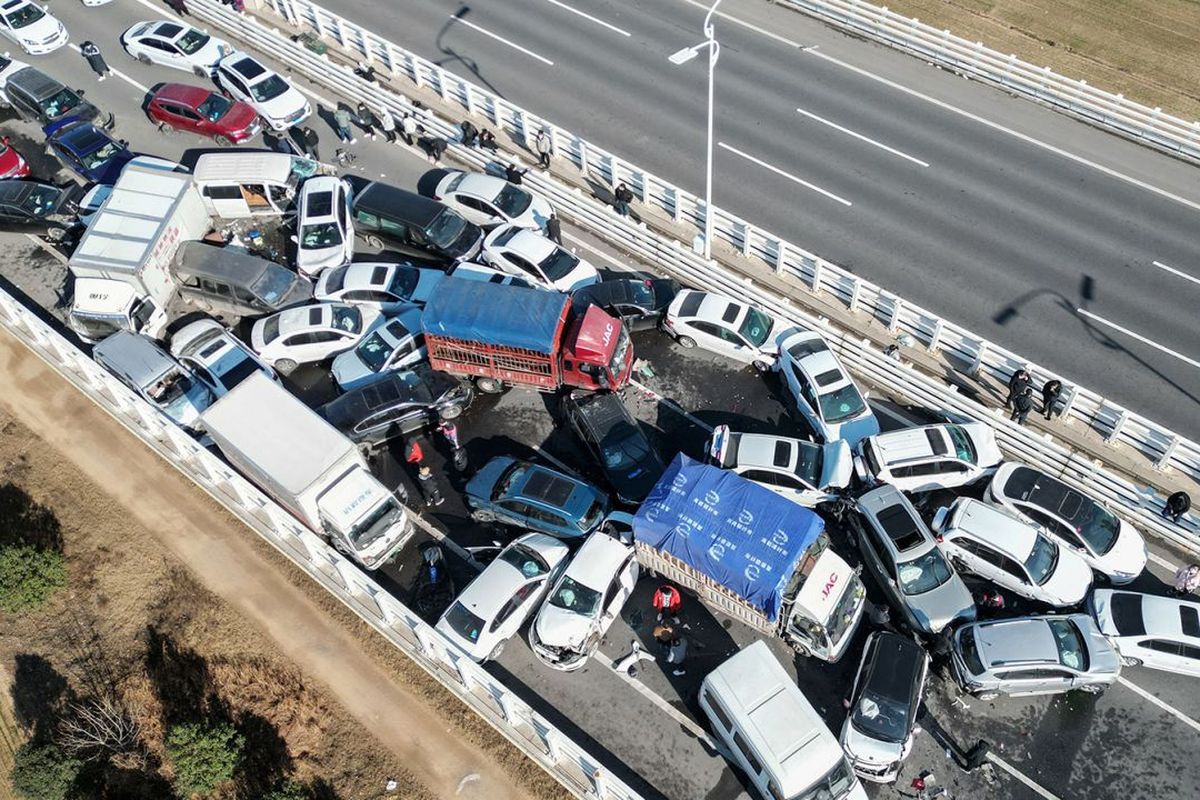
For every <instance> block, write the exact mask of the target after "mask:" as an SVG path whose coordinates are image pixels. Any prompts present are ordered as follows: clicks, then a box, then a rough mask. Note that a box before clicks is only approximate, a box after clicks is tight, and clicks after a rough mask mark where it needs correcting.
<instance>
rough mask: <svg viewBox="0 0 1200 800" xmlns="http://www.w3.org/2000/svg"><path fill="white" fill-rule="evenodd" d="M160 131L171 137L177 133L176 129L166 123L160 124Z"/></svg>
mask: <svg viewBox="0 0 1200 800" xmlns="http://www.w3.org/2000/svg"><path fill="white" fill-rule="evenodd" d="M158 130H159V132H160V133H165V134H166V135H167V136H170V135H171V134H172V133H174V132H175V128H174V127H172V126H170V125H168V124H167V123H165V122H160V123H158Z"/></svg>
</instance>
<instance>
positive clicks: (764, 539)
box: [633, 453, 825, 622]
mask: <svg viewBox="0 0 1200 800" xmlns="http://www.w3.org/2000/svg"><path fill="white" fill-rule="evenodd" d="M824 527H825V523H824V521H823V520H822V519H821V518H820V517H819V516H817V515H816V514H814V513H813V512H812V511H809V510H808V509H806V508H801V507H800V506H798V505H796V504H795V503H793V502H792V501H791V500H788V499H786V498H784V497H780V496H779V495H777V494H775V493H774V492H772V491H771V490H769V489H764V488H763V487H761V486H759V485H758V484H756V483H753V482H751V481H748V480H746V479H745V478H743V477H741V476H740V475H737V474H735V473H733V472H730V471H728V470H724V469H720V468H718V467H712V466H708V465H707V464H701V463H699V462H697V461H693V460H692V459H690V458H688V457H687V456H685V455H683V454H682V453H681V454H679V455H677V456H676V457H675V460H674V461H672V462H671V466H670V467H668V468H667V471H666V472H665V473H664V474H663V476H662V480H660V481H659V482H658V484H657V485H656V486H655V487H654V489H652V490H651V492H650V495H649V496H648V497H647V498H646V500H645V502H643V503H642V506H641V508H639V509H638V512H637V514H636V515H635V516H634V519H633V535H634V538H635V539H637V540H638V541H639V542H642V543H644V544H647V545H650V546H651V547H654V548H655V549H658V550H662V551H664V552H667V553H670V554H671V555H673V556H675V557H676V558H678V559H679V560H680V561H683V562H684V563H685V564H688V565H689V566H691V567H692V568H693V569H695V570H697V571H699V572H701V573H703V574H705V575H707V576H709V577H710V578H712V579H713V580H714V581H716V582H717V583H719V584H721V585H722V586H724V587H726V588H727V589H730V590H731V591H733V592H735V593H736V594H738V595H739V596H740V597H742V598H744V599H745V600H746V601H747V602H749V603H750V604H751V605H753V606H754V607H756V608H758V609H759V610H760V611H762V613H763V614H764V615H766V617H767V619H768V620H770V621H771V622H775V620H776V619H777V618H778V616H779V610H780V606H781V605H782V600H783V592H784V590H785V589H786V588H787V584H788V580H789V579H790V578H791V576H792V573H793V572H795V570H796V567H797V566H798V565H799V563H800V559H801V558H802V557H803V556H804V551H805V550H807V549H808V548H809V546H810V545H812V543H813V542H814V541H816V539H817V537H818V536H819V535H820V534H821V531H822V530H823V529H824Z"/></svg>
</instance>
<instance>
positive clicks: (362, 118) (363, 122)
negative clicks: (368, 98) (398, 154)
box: [356, 103, 379, 142]
mask: <svg viewBox="0 0 1200 800" xmlns="http://www.w3.org/2000/svg"><path fill="white" fill-rule="evenodd" d="M356 112H357V113H356V116H357V117H358V126H359V127H360V128H362V129H363V133H364V134H366V136H367V138H369V139H370V140H371V141H372V142H373V141H375V129H376V128H377V127H379V120H378V119H376V118H375V112H374V111H372V110H371V109H370V108H368V107H367V104H366V103H359V104H358V108H357V109H356Z"/></svg>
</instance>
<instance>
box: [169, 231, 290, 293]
mask: <svg viewBox="0 0 1200 800" xmlns="http://www.w3.org/2000/svg"><path fill="white" fill-rule="evenodd" d="M274 263H275V262H273V261H267V260H266V259H265V258H259V257H258V256H255V255H251V254H250V253H246V252H243V251H241V250H237V249H235V248H231V247H217V246H216V245H212V244H207V243H205V242H201V241H193V242H184V243H183V244H181V245H180V246H179V250H178V251H177V252H176V253H175V260H174V261H173V262H172V263H171V271H172V272H174V273H186V274H188V275H196V276H206V277H211V278H221V279H228V278H231V277H237V279H238V283H241V284H243V285H245V284H249V283H253V282H254V279H255V278H257V277H258V275H260V274H262V272H263V270H265V269H267V268H268V267H269V266H271V265H272V264H274Z"/></svg>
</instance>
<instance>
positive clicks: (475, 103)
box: [195, 0, 1200, 480]
mask: <svg viewBox="0 0 1200 800" xmlns="http://www.w3.org/2000/svg"><path fill="white" fill-rule="evenodd" d="M259 3H260V6H261V8H262V9H263V11H264V13H267V14H272V13H273V14H274V15H277V16H278V17H279V18H281V19H282V20H284V21H286V22H287V23H289V24H290V25H293V26H295V27H298V28H301V29H303V30H305V31H307V32H310V33H314V34H316V35H318V36H320V37H322V38H323V39H325V40H327V41H331V42H334V43H336V44H337V45H340V46H341V47H342V48H343V49H344V50H346V51H348V52H349V53H352V54H353V55H355V56H356V57H357V58H359V59H362V60H365V61H368V62H370V63H371V64H372V65H373V66H374V67H375V68H376V69H377V70H378V71H379V72H380V73H382V74H386V75H390V76H394V77H397V78H402V79H405V80H408V81H410V82H412V84H413V85H414V86H416V87H425V88H428V89H431V90H432V91H435V92H437V94H438V95H439V96H440V97H441V98H442V99H443V100H444V101H446V102H448V103H452V104H455V105H458V106H459V107H460V108H462V109H463V111H464V112H465V113H466V114H469V115H471V116H473V117H475V118H476V119H477V120H478V119H483V120H486V121H487V122H486V125H485V126H494V127H495V128H497V129H499V130H501V131H504V132H506V133H509V134H511V135H513V136H514V137H516V139H517V140H518V141H521V142H524V143H529V142H531V141H532V140H533V137H535V136H536V135H537V132H538V131H540V130H542V129H546V130H547V131H549V132H550V136H551V140H552V144H553V151H554V155H555V156H556V157H558V158H560V159H564V160H566V161H569V162H570V163H572V164H573V165H574V166H575V167H577V168H578V169H579V170H580V172H581V173H582V174H583V175H584V176H586V177H590V178H592V179H593V180H595V181H599V182H600V183H602V184H604V185H607V186H610V187H611V186H615V185H616V184H617V182H619V181H624V182H626V184H628V186H629V187H630V189H631V190H632V191H633V192H634V193H635V194H636V195H637V196H638V198H639V199H640V200H641V201H642V202H643V203H644V204H645V205H647V206H649V207H652V208H655V209H658V210H660V211H662V212H664V213H666V214H667V215H669V216H670V217H671V218H672V219H674V220H675V221H676V222H684V223H687V224H690V225H693V226H695V227H696V229H697V230H701V229H702V228H703V223H704V215H703V212H704V203H703V200H702V199H701V198H699V197H696V196H694V195H692V194H689V193H687V192H685V191H684V190H682V189H680V188H679V187H678V186H675V185H673V184H671V183H668V182H667V181H664V180H662V179H661V178H658V177H656V176H654V175H651V174H650V173H648V172H645V171H644V170H642V169H639V168H638V167H636V166H635V165H633V164H631V163H630V162H628V161H625V160H624V159H622V158H620V157H619V156H617V155H615V154H613V153H611V152H609V151H607V150H604V149H603V148H600V147H598V146H596V145H595V144H592V143H591V142H588V141H586V140H584V139H583V138H581V137H579V136H577V135H575V134H574V133H572V132H570V131H568V130H566V129H564V128H561V127H559V126H557V125H554V124H553V123H552V122H549V121H547V120H545V119H542V118H540V117H538V116H536V115H534V114H532V113H530V112H528V111H526V110H524V109H522V108H520V107H518V106H516V105H514V104H512V103H510V102H508V101H507V100H505V99H503V98H501V97H498V96H496V95H494V94H493V93H491V92H489V91H487V90H485V89H483V88H481V87H479V86H477V85H475V84H473V83H471V82H469V81H466V80H464V79H462V78H460V77H458V76H456V75H453V74H452V73H450V72H448V71H447V70H445V69H444V68H442V67H441V66H439V65H437V64H434V63H432V62H430V61H426V60H425V59H423V58H421V57H420V56H417V55H415V54H413V53H411V52H409V51H407V50H405V49H404V48H401V47H399V46H397V45H395V44H393V43H392V42H389V41H388V40H386V39H384V38H383V37H381V36H379V35H378V34H375V33H372V32H371V31H367V30H365V29H363V28H362V27H360V26H358V25H356V24H355V23H354V22H352V21H350V20H347V19H345V18H343V17H341V16H339V15H337V14H334V13H332V12H330V11H328V10H326V9H324V8H322V7H321V6H318V5H316V4H315V3H312V2H310V0H259ZM195 5H196V6H197V8H198V10H200V11H201V16H202V17H203V18H205V19H208V20H210V21H212V22H214V23H216V24H219V25H222V26H223V27H226V28H228V29H230V30H232V31H234V32H235V33H237V34H238V35H242V36H254V37H257V38H259V39H261V38H262V36H263V35H264V34H265V33H266V32H265V31H263V30H262V29H261V28H260V27H259V26H258V25H257V24H256V23H255V22H254V21H253V19H252V18H249V17H238V16H237V15H234V14H232V13H230V12H227V11H226V10H225V8H224V7H222V6H220V5H218V4H217V3H215V2H214V0H198V2H197V3H196V4H195ZM269 50H270V52H272V54H274V55H276V56H278V57H280V58H283V59H284V60H285V61H286V62H287V63H288V64H289V65H291V66H293V67H294V68H296V69H298V70H300V71H301V72H302V73H303V74H305V75H307V76H308V77H310V78H312V79H313V80H316V81H318V82H320V83H323V84H325V85H328V86H331V87H332V88H334V89H336V90H338V91H340V92H342V93H343V94H345V95H346V96H348V97H353V98H354V99H355V100H360V99H367V100H368V101H369V102H375V103H384V104H386V105H388V106H389V107H391V108H394V109H396V110H401V109H404V110H409V107H408V106H407V105H405V104H403V103H402V101H401V100H400V99H399V98H396V97H392V96H389V95H390V93H387V92H384V91H381V90H380V88H379V87H378V86H375V85H374V84H371V83H367V82H364V81H361V80H359V79H358V78H356V77H355V76H354V75H353V73H352V71H351V70H348V69H346V68H344V67H342V66H340V65H338V64H336V63H334V62H333V61H332V60H329V59H327V58H322V57H317V56H314V55H313V54H311V53H309V52H307V51H305V50H304V49H303V48H301V47H299V46H297V45H291V46H287V47H284V46H281V45H279V44H274V45H273V46H272V47H270V48H269ZM427 127H432V128H433V129H434V130H437V131H439V133H440V135H443V136H446V137H447V138H448V139H453V137H454V135H456V131H454V130H453V129H452V128H451V127H449V126H446V125H442V126H441V127H440V128H439V127H438V126H437V125H436V124H433V125H431V126H427ZM527 180H528V178H527ZM713 212H714V217H715V222H714V230H715V236H717V237H718V238H720V239H724V240H725V241H727V242H728V243H729V244H731V245H732V246H733V247H734V248H736V250H737V251H738V252H740V253H741V254H742V255H744V256H746V257H748V258H754V259H758V260H760V261H762V262H763V263H764V264H766V265H768V266H769V267H770V268H772V269H774V270H775V271H776V272H779V273H781V274H785V275H790V276H792V277H794V278H796V279H798V280H799V281H800V282H801V284H802V285H803V286H804V288H805V289H806V290H807V291H809V292H811V293H813V294H818V295H821V294H823V295H827V296H830V297H833V298H836V299H837V300H838V301H840V302H842V303H844V304H845V305H846V306H847V307H848V308H849V309H850V310H852V311H859V312H863V313H866V314H869V315H870V316H871V317H872V318H874V319H876V320H879V321H880V322H882V323H883V324H885V325H886V326H887V327H888V329H889V330H890V331H891V332H892V333H894V334H896V335H897V336H899V335H901V334H908V335H910V336H911V337H912V338H913V339H914V340H915V341H916V342H918V343H920V344H921V345H922V346H924V347H925V348H926V349H927V350H929V351H931V352H934V351H940V352H941V353H943V354H944V355H946V356H949V357H952V363H954V362H957V363H958V364H960V365H962V371H963V372H964V373H965V374H967V375H980V374H983V375H990V376H992V377H994V378H996V379H998V380H1000V381H1001V382H1003V383H1007V382H1008V379H1009V377H1010V376H1011V374H1012V372H1013V371H1014V370H1015V369H1017V368H1018V367H1021V366H1025V367H1027V368H1028V369H1029V370H1030V372H1031V373H1032V374H1033V376H1034V379H1035V381H1037V382H1038V383H1039V384H1040V383H1041V382H1042V381H1046V380H1049V379H1050V378H1052V377H1054V378H1058V379H1060V380H1061V381H1062V382H1063V387H1064V405H1063V408H1062V414H1063V419H1064V420H1066V421H1068V422H1078V423H1082V424H1084V425H1086V426H1088V427H1089V428H1091V429H1092V430H1095V431H1097V432H1099V433H1100V434H1101V435H1102V436H1103V437H1104V438H1105V440H1106V441H1108V442H1109V443H1111V444H1121V445H1126V446H1129V447H1132V448H1134V449H1136V450H1137V451H1138V452H1140V453H1141V454H1143V456H1144V457H1146V458H1148V459H1149V460H1150V461H1151V462H1152V463H1153V464H1155V465H1156V466H1157V467H1158V468H1160V469H1169V468H1174V469H1177V470H1179V471H1180V472H1182V473H1183V474H1185V475H1187V476H1189V477H1190V478H1192V479H1193V480H1200V444H1198V443H1197V442H1195V441H1192V440H1190V439H1187V438H1185V437H1183V436H1181V435H1179V434H1177V433H1175V432H1174V431H1171V430H1169V429H1168V428H1166V427H1164V426H1162V425H1159V424H1157V423H1155V422H1153V421H1151V420H1149V419H1146V418H1145V417H1142V416H1140V415H1138V414H1136V413H1134V412H1132V411H1130V410H1128V409H1126V408H1124V407H1123V406H1121V405H1119V404H1117V403H1114V402H1112V401H1110V400H1107V399H1105V398H1104V397H1101V396H1100V395H1099V394H1097V393H1096V392H1093V391H1090V390H1088V389H1086V388H1085V387H1082V386H1079V385H1078V384H1076V383H1074V382H1073V381H1071V380H1070V379H1069V378H1066V377H1064V376H1061V375H1056V374H1054V373H1053V372H1051V371H1050V370H1048V369H1046V368H1044V367H1040V366H1038V365H1036V364H1031V363H1030V362H1028V361H1027V360H1026V359H1024V358H1022V357H1020V356H1019V355H1017V354H1016V353H1013V352H1011V351H1009V350H1006V349H1004V348H1002V347H1000V346H998V345H996V344H993V343H992V342H989V341H987V340H986V339H984V338H983V337H981V336H978V335H976V334H974V333H972V332H970V331H969V330H967V329H965V328H963V327H961V326H959V325H956V324H955V323H953V322H950V321H949V320H945V319H942V318H941V317H939V316H938V315H936V314H934V313H933V312H931V311H927V310H926V309H924V308H921V307H920V306H918V305H916V304H914V303H910V302H908V301H907V300H904V299H903V298H901V297H898V296H896V295H895V294H893V293H891V292H888V291H887V290H885V289H883V288H881V287H879V286H877V285H875V284H873V283H871V282H870V281H866V280H863V279H862V278H860V277H858V276H857V275H854V274H853V273H851V272H849V271H847V270H844V269H842V268H841V267H839V266H837V265H836V264H833V263H831V262H829V261H826V260H825V259H823V258H821V257H820V256H817V255H815V254H813V253H810V252H808V251H806V250H804V249H803V248H801V247H798V246H796V245H794V244H792V243H790V242H788V241H786V240H784V239H782V238H780V237H779V236H776V235H774V234H772V233H770V232H769V231H766V230H763V229H762V228H759V227H757V226H755V225H752V224H751V223H749V222H747V221H746V220H743V219H741V218H740V217H737V216H734V215H733V214H730V213H728V212H726V211H723V210H721V209H719V208H715V207H714V209H713ZM599 219H600V220H602V221H601V222H600V230H602V231H604V230H607V231H609V232H610V233H611V232H616V228H614V226H615V225H617V220H616V218H615V215H613V214H608V215H601V217H599ZM625 227H628V226H625ZM621 235H622V236H624V235H625V234H623V233H622V234H621ZM617 243H618V245H619V246H622V247H625V246H628V244H629V243H628V242H627V241H625V240H621V241H618V242H617ZM733 268H734V269H736V266H734V267H733Z"/></svg>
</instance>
